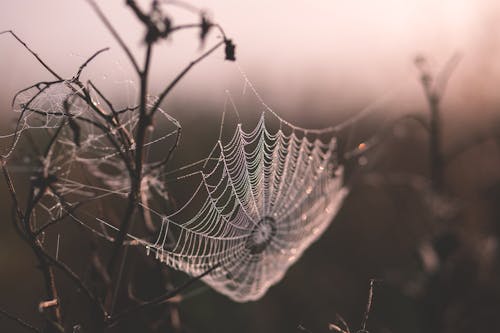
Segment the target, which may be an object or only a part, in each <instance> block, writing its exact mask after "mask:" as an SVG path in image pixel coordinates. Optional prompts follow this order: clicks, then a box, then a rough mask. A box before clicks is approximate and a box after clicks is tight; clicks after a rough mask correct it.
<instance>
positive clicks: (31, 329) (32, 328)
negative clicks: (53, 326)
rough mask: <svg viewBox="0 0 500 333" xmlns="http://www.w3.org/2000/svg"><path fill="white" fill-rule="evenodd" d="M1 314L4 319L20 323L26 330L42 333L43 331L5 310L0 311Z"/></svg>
mask: <svg viewBox="0 0 500 333" xmlns="http://www.w3.org/2000/svg"><path fill="white" fill-rule="evenodd" d="M0 314H1V315H3V316H4V317H6V318H7V319H10V320H12V321H14V322H16V323H18V324H19V325H21V326H22V327H24V328H26V329H27V330H30V331H32V332H37V333H42V331H41V330H40V329H38V328H36V327H34V326H33V325H31V324H29V323H27V322H26V321H24V320H22V319H21V318H19V317H17V316H15V315H13V314H11V313H9V312H7V311H5V310H3V309H0Z"/></svg>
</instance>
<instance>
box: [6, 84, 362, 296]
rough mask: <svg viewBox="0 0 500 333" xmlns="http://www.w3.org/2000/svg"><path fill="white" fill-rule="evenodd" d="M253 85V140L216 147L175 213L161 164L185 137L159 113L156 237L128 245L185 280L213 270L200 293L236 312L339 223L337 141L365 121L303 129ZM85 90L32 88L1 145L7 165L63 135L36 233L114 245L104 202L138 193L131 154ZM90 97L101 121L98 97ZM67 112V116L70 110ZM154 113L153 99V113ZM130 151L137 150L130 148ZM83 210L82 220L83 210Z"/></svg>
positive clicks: (43, 168)
mask: <svg viewBox="0 0 500 333" xmlns="http://www.w3.org/2000/svg"><path fill="white" fill-rule="evenodd" d="M246 84H248V85H250V87H251V89H252V90H253V92H254V93H255V95H256V96H257V97H258V98H259V100H260V102H261V104H262V105H263V106H264V109H265V111H264V112H263V113H262V116H261V117H260V119H259V121H258V122H257V124H256V126H255V127H253V128H252V129H249V130H245V129H244V126H243V125H242V124H241V123H238V124H237V126H236V128H235V129H234V132H233V134H232V136H230V138H229V139H222V137H219V140H218V141H217V142H216V144H215V145H214V146H213V149H212V151H211V153H210V154H209V156H208V157H207V158H205V159H203V160H202V161H199V162H197V163H194V164H192V165H191V166H194V167H198V169H199V170H196V171H195V172H191V173H188V174H185V175H182V174H181V175H178V176H177V177H175V178H174V180H179V179H182V178H183V177H195V176H196V177H197V179H198V181H197V183H196V185H195V186H194V187H193V188H194V190H193V191H192V193H191V195H190V196H189V199H188V200H187V201H186V202H185V203H184V204H183V205H182V206H180V207H179V208H177V209H175V210H174V211H173V212H172V211H171V212H168V213H167V210H166V209H162V208H160V206H161V205H160V206H159V205H155V202H158V201H159V202H163V203H165V202H170V201H171V199H172V193H171V192H170V190H169V186H168V183H169V181H171V180H170V179H169V175H171V174H173V173H176V172H177V171H166V170H164V169H163V168H156V167H155V166H156V165H157V164H158V162H159V160H162V159H164V158H165V156H164V155H165V154H166V152H167V151H168V149H169V148H171V145H172V144H173V138H175V137H176V134H177V135H178V134H179V129H180V125H179V123H178V122H177V121H176V120H175V119H174V118H173V117H171V116H170V115H168V114H167V113H166V112H165V111H163V110H161V109H160V110H159V111H160V112H159V113H158V114H159V116H160V118H162V119H163V121H164V122H165V123H166V124H170V127H168V126H166V127H165V126H163V128H162V130H161V131H159V133H155V134H151V135H150V136H149V137H148V140H146V143H145V146H146V147H147V150H148V151H152V150H154V149H153V148H154V147H156V148H158V149H159V151H161V152H163V155H161V154H160V156H158V154H156V155H155V154H148V155H147V156H148V157H147V161H146V164H145V167H144V170H145V171H144V179H143V183H142V188H143V192H144V198H142V200H141V202H140V203H139V206H140V207H139V208H140V209H142V210H144V211H145V212H147V214H148V215H149V217H150V219H151V221H152V223H151V225H150V226H149V229H150V230H153V233H155V235H154V236H153V237H151V236H150V234H151V232H150V233H149V236H148V235H146V236H138V234H140V232H138V233H136V232H132V233H133V234H134V235H132V234H129V235H128V237H129V243H128V245H131V244H135V245H139V246H144V247H145V248H146V252H147V254H148V255H152V256H154V257H155V258H156V259H158V260H160V261H161V262H163V263H165V264H166V265H168V266H171V267H173V268H175V269H178V270H181V271H183V272H185V273H187V274H189V275H192V276H195V275H199V274H202V273H204V272H206V271H208V270H211V269H212V271H211V272H210V273H209V274H207V275H206V276H204V278H203V280H204V282H206V283H207V284H208V285H210V286H211V287H212V288H213V289H215V290H216V291H218V292H220V293H222V294H225V295H227V296H228V297H230V298H231V299H233V300H235V301H239V302H244V301H250V300H257V299H259V298H260V297H262V296H263V295H264V294H265V293H266V291H267V290H268V288H269V287H270V286H272V285H274V284H276V283H277V282H278V281H280V280H281V279H282V278H283V277H284V275H285V273H286V271H287V270H288V268H289V267H290V266H291V265H292V264H293V263H295V262H296V261H297V260H298V259H299V258H300V256H301V255H302V254H303V253H304V251H305V250H306V249H307V248H308V247H309V246H310V245H311V244H312V243H313V242H314V241H315V240H316V239H318V238H319V237H320V236H321V235H322V233H323V232H324V231H325V229H326V228H327V227H328V226H329V224H330V223H331V221H332V220H333V218H334V217H335V215H336V214H337V212H338V210H339V209H340V206H341V204H342V202H343V199H344V198H345V196H346V194H347V193H348V190H347V188H346V187H345V186H344V166H343V165H341V161H340V158H339V147H338V138H337V133H338V131H339V130H340V129H341V128H344V127H346V126H349V125H350V124H352V123H353V122H355V121H357V120H358V119H359V117H361V116H362V114H359V115H358V116H356V117H352V118H351V119H349V120H348V121H347V122H345V123H343V124H341V125H339V126H336V127H331V128H326V129H323V130H311V129H304V128H300V127H297V126H294V125H292V124H291V123H289V122H287V121H286V120H284V119H282V118H281V117H279V116H278V115H277V114H276V113H274V112H273V111H272V110H271V109H270V108H269V107H268V106H267V105H266V104H265V103H264V102H263V101H262V100H261V99H260V97H259V95H258V94H257V92H256V91H255V90H254V89H253V87H252V86H251V84H250V83H249V81H248V80H247V82H246ZM78 89H79V88H78V87H77V86H74V85H73V84H72V82H61V83H58V84H53V85H50V86H49V87H45V86H43V87H40V86H34V87H31V88H30V89H27V90H25V91H23V92H22V93H21V94H19V95H18V96H16V100H15V101H14V105H15V106H16V107H15V110H16V111H18V112H20V113H21V116H20V118H19V122H18V127H17V130H16V133H15V135H7V136H5V137H12V139H13V142H14V144H13V145H12V148H11V149H10V150H9V151H8V152H7V154H5V155H10V154H11V153H12V151H13V149H14V147H15V146H16V144H17V142H18V141H19V140H20V139H19V138H20V137H21V135H20V133H25V132H27V131H28V132H30V135H32V136H36V135H37V134H36V132H37V131H39V130H41V131H42V132H44V133H48V137H49V138H50V137H52V136H53V135H54V133H55V132H56V131H58V130H59V129H60V131H61V132H60V133H59V135H57V138H56V142H55V144H54V145H53V148H52V150H51V152H50V154H48V156H45V157H44V158H41V159H40V158H39V160H38V162H39V169H38V170H37V171H38V172H44V173H46V174H53V175H54V176H55V177H56V178H57V182H55V184H54V189H55V190H54V191H52V192H50V191H49V192H48V193H47V194H46V195H45V197H44V199H43V200H41V201H40V207H41V209H42V210H43V211H44V213H45V220H44V221H40V220H42V217H41V216H42V215H41V214H38V217H37V219H38V220H39V221H37V220H36V219H35V224H37V225H38V226H43V225H44V224H47V223H51V222H53V221H55V220H57V219H60V218H62V217H67V218H70V219H71V220H73V221H75V222H77V223H78V224H79V225H81V226H84V227H85V228H88V229H90V230H91V231H93V232H94V233H96V234H99V235H101V236H102V237H104V238H106V239H108V240H112V239H113V237H112V236H111V235H112V234H113V233H114V231H116V230H117V227H116V225H119V220H117V219H116V215H114V217H113V214H108V213H106V212H105V209H104V208H105V207H106V206H107V204H106V203H105V202H106V200H114V201H118V202H121V203H123V202H124V200H126V197H127V195H128V191H129V189H130V181H129V175H128V171H127V166H126V165H125V163H124V161H123V159H122V157H121V156H122V155H123V154H127V151H126V148H125V147H121V146H120V147H116V146H113V144H112V142H113V138H118V136H119V135H120V133H119V131H106V130H105V129H102V128H100V127H99V126H101V125H102V126H105V124H106V123H105V121H104V120H103V119H101V117H99V116H98V115H96V114H95V112H94V111H93V110H91V108H90V107H89V106H88V105H86V104H85V103H84V102H82V101H80V100H79V99H78V98H77V94H78ZM94 97H95V101H94V102H95V103H98V104H100V105H102V107H103V108H104V109H105V107H106V106H105V103H103V101H102V100H101V99H100V98H99V96H97V95H96V96H94ZM68 101H71V108H70V116H69V115H68V110H67V106H66V107H65V103H66V104H67V102H68ZM154 101H155V99H154V98H151V99H150V103H149V105H150V106H151V105H153V104H154ZM26 105H29V108H26ZM108 111H109V110H108ZM136 111H137V108H136V107H133V106H129V107H126V108H124V109H123V110H122V112H120V115H119V119H120V122H121V128H122V129H123V130H125V131H127V132H129V133H134V131H135V130H136V127H137V124H138V113H137V112H136ZM366 111H369V110H368V109H367V110H365V111H364V112H366ZM69 117H72V118H75V119H76V117H78V119H79V122H78V124H79V128H78V131H75V129H74V128H71V126H69V127H68V126H64V127H63V126H61V124H62V122H63V121H68V118H69ZM276 122H277V123H278V125H279V126H275V125H276ZM96 124H98V125H96ZM273 125H274V126H273ZM167 127H168V128H167ZM276 127H277V128H276ZM165 128H167V129H165ZM273 128H275V129H273ZM33 131H34V132H35V134H33ZM76 132H77V133H76ZM116 141H118V140H116ZM134 149H135V147H134V145H133V144H132V145H130V147H129V148H128V150H129V151H132V150H134ZM191 166H187V167H186V168H180V169H178V170H180V172H182V171H183V170H189V169H190V167H191ZM84 205H86V207H85V209H78V208H79V207H80V206H84ZM121 207H123V204H121ZM108 210H109V209H108ZM134 218H135V217H134ZM136 219H139V218H136ZM113 221H115V222H113ZM214 268H215V269H214Z"/></svg>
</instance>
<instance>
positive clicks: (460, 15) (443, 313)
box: [0, 0, 500, 333]
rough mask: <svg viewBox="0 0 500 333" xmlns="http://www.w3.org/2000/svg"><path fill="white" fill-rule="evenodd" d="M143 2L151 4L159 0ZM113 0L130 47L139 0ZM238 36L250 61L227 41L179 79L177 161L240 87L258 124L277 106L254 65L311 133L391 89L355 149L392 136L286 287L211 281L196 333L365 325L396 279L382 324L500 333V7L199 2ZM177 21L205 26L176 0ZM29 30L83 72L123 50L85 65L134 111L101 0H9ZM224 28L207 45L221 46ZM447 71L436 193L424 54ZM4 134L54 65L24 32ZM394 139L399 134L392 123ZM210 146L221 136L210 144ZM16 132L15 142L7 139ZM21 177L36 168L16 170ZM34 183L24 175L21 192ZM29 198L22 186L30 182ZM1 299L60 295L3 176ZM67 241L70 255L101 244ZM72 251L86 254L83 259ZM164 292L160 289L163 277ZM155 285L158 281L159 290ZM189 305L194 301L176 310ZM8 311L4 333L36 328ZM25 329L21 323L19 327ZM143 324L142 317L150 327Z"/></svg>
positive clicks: (178, 39) (159, 61)
mask: <svg viewBox="0 0 500 333" xmlns="http://www.w3.org/2000/svg"><path fill="white" fill-rule="evenodd" d="M139 3H142V4H147V3H148V1H140V2H139ZM99 4H100V6H101V7H102V9H103V11H104V12H105V13H106V15H107V16H108V17H109V19H110V21H111V22H112V23H113V24H114V26H115V27H116V29H117V30H118V31H119V32H120V33H121V35H122V36H123V38H124V40H125V41H126V42H127V44H128V45H130V47H131V49H132V51H133V53H134V54H137V55H139V58H140V54H141V51H142V50H143V48H142V46H143V45H142V36H143V33H144V31H142V28H141V26H140V25H139V24H138V23H137V22H136V19H135V17H134V16H133V15H132V14H131V13H130V12H129V11H128V10H127V9H126V8H125V6H124V2H123V1H116V0H113V1H100V2H99ZM192 4H193V5H194V6H196V7H198V8H202V9H206V11H207V13H208V15H209V16H210V17H211V18H212V19H213V20H214V21H216V22H218V23H220V24H221V25H222V27H223V28H224V29H225V32H226V34H227V35H228V36H229V37H230V38H232V39H233V41H234V43H235V44H236V45H237V49H236V52H237V53H236V56H237V59H238V60H237V63H236V64H235V63H230V62H226V61H224V54H223V52H222V50H220V51H217V52H215V53H214V54H213V55H211V56H210V57H209V58H207V59H206V60H205V61H203V62H202V63H201V64H199V65H198V66H197V67H196V68H194V70H193V71H192V72H190V73H189V74H188V75H187V76H186V77H185V78H184V79H183V80H182V81H181V83H180V84H179V85H178V86H177V87H176V89H175V90H174V92H173V94H172V95H171V96H169V98H167V100H166V102H165V103H164V105H163V107H164V109H165V110H166V111H167V112H169V113H170V114H171V115H172V116H173V117H175V118H177V119H178V120H179V121H180V122H181V124H182V126H183V140H182V141H181V145H180V147H179V149H178V152H177V155H176V157H175V161H174V164H175V165H183V164H185V163H188V162H191V161H196V160H199V159H201V158H203V157H205V156H206V155H207V153H208V152H209V150H210V143H211V142H214V141H215V140H216V139H217V136H218V130H219V122H220V118H221V114H222V111H223V109H224V102H225V100H226V97H227V94H228V93H229V94H230V95H231V96H232V97H233V98H234V99H235V101H236V105H237V106H238V110H239V112H240V114H242V116H243V118H245V119H246V118H248V119H255V118H256V117H258V116H259V115H260V112H261V111H262V105H261V104H260V103H259V102H258V101H256V99H255V98H248V94H249V92H248V86H247V85H246V84H245V78H244V74H242V71H243V72H244V73H245V74H246V75H247V76H248V79H249V80H250V81H251V82H252V84H253V85H254V86H255V87H256V89H257V90H258V91H259V93H260V95H261V97H262V98H263V100H264V101H265V102H266V103H267V104H268V105H269V106H270V107H271V108H273V110H275V111H276V112H277V113H278V114H279V115H281V116H282V117H284V118H285V119H287V120H290V121H291V122H293V123H295V124H298V125H300V126H302V127H321V126H324V125H325V124H327V125H330V124H332V125H334V124H337V123H339V122H340V121H342V120H345V119H349V118H350V117H352V116H353V115H355V114H356V113H357V112H359V111H360V110H361V109H363V108H364V107H366V106H367V105H373V103H374V102H375V101H378V100H380V98H384V100H383V102H382V103H379V104H377V107H376V108H374V111H373V112H372V113H371V115H370V117H368V118H366V119H363V120H360V121H359V122H355V123H354V124H353V125H352V126H351V128H350V129H349V141H350V143H351V145H352V146H353V147H355V146H356V145H357V144H358V143H361V142H363V140H366V139H367V138H370V137H373V136H380V138H381V139H380V140H379V142H378V143H377V145H376V146H374V147H373V148H372V149H371V150H370V151H369V152H368V153H367V155H366V156H365V158H366V160H365V159H363V160H362V161H358V160H356V161H355V162H356V163H354V164H353V165H351V166H350V168H351V169H350V170H351V172H350V177H349V179H348V185H349V186H350V188H351V194H350V195H349V197H348V198H347V200H346V202H345V205H344V207H343V208H342V210H341V212H340V213H339V215H338V216H337V217H336V219H335V220H334V221H333V223H332V226H331V227H330V228H329V229H328V230H327V231H326V233H325V234H324V235H323V236H322V237H321V239H320V240H319V241H318V242H317V243H315V244H313V245H312V246H311V248H310V249H309V250H308V251H306V253H305V254H304V256H303V257H302V258H301V259H300V260H299V261H298V263H297V264H296V265H294V266H293V267H292V268H291V269H290V271H289V272H288V274H287V275H286V277H285V278H284V280H283V281H282V282H280V283H279V284H278V285H277V286H275V287H272V288H271V289H270V290H269V292H268V293H267V294H266V295H265V296H264V297H263V298H262V299H261V300H259V301H257V302H251V303H246V304H236V303H233V302H231V301H230V300H229V299H227V298H225V297H224V296H221V295H218V294H216V293H215V292H213V291H210V290H207V291H204V292H203V293H201V294H199V295H197V296H196V297H192V298H190V299H188V300H186V301H185V302H183V303H181V304H180V305H179V306H178V307H176V309H178V312H179V318H180V322H181V323H182V330H183V331H187V332H202V331H204V332H235V331H236V332H295V331H300V328H298V327H299V325H301V326H302V327H304V329H306V330H309V331H311V332H326V331H328V324H329V323H332V322H335V320H336V314H337V313H338V314H341V315H342V316H343V317H344V318H345V319H346V320H347V321H348V322H349V323H350V325H351V329H352V330H353V331H355V330H356V329H357V328H358V326H359V323H360V322H361V318H362V316H363V311H364V308H365V305H366V299H367V295H368V281H369V279H370V278H379V279H382V280H383V282H381V283H378V284H377V285H376V287H375V300H374V307H373V310H372V313H371V314H370V320H369V322H368V328H369V330H370V332H372V333H373V332H394V333H397V332H455V333H456V332H470V331H482V330H484V331H486V330H489V331H492V332H494V331H500V320H499V318H498V316H497V314H498V313H499V311H500V289H499V285H498V277H499V274H498V273H499V272H500V253H499V251H500V249H499V244H498V240H499V237H500V225H499V223H500V182H499V181H500V168H499V166H500V156H499V154H498V153H499V150H498V149H499V148H498V144H500V141H499V138H500V130H499V129H500V112H499V108H500V93H499V91H498V89H499V86H500V61H499V60H498V59H499V56H500V26H499V24H500V23H499V22H500V4H498V2H496V1H493V0H476V1H472V0H469V1H466V0H443V1H439V2H436V1H431V0H421V1H404V2H403V1H394V0H380V1H377V2H373V1H372V2H369V1H361V0H359V1H358V0H356V1H346V0H329V1H323V0H321V1H313V2H310V1H309V2H306V1H296V0H293V1H284V0H269V1H252V2H247V1H245V2H242V1H241V2H237V1H232V2H231V1H223V0H214V1H196V2H195V1H193V2H192ZM171 17H172V18H173V21H174V23H192V22H193V21H194V22H198V19H199V18H198V17H197V16H196V15H193V14H192V13H189V12H186V11H183V10H179V9H172V13H171ZM9 29H12V30H14V31H15V32H16V34H18V35H19V36H20V37H21V38H23V40H24V41H26V42H27V43H28V45H29V46H30V47H31V48H32V49H34V50H35V51H36V52H37V53H38V54H39V55H40V56H41V57H42V58H43V59H45V60H46V61H47V63H48V64H50V65H51V66H52V67H54V68H55V69H57V70H58V72H59V73H62V74H64V75H65V76H67V77H71V76H73V74H74V73H75V72H76V70H77V68H78V66H79V65H80V64H81V63H82V62H83V61H84V60H85V59H86V58H87V57H88V56H90V55H91V54H92V53H94V52H95V51H96V50H98V49H100V48H102V47H106V46H110V47H111V50H110V51H109V52H107V53H105V54H103V55H101V56H100V57H98V58H97V59H96V60H95V61H94V62H93V63H92V64H91V65H90V66H89V68H88V69H87V71H86V72H85V78H91V79H92V81H93V82H94V83H96V84H97V85H98V86H99V87H102V90H103V91H104V92H105V93H106V94H107V95H109V96H112V99H113V100H114V101H116V103H122V104H124V105H125V104H133V101H134V100H135V96H136V95H137V87H136V78H135V77H134V75H133V72H132V68H131V66H130V64H129V63H128V62H127V60H126V58H125V57H124V55H123V53H122V52H121V50H120V49H119V47H118V45H117V44H116V42H115V41H114V39H113V38H112V36H110V34H109V33H108V32H107V31H106V29H105V28H104V26H103V25H102V23H101V22H100V21H99V20H98V18H97V17H96V15H95V13H94V12H93V11H92V10H91V8H90V6H89V5H88V4H87V3H86V2H85V1H83V0H79V1H62V0H47V1H43V2H40V1H36V0H23V1H11V2H7V1H4V2H2V3H1V4H0V31H3V30H9ZM218 38H219V36H218V34H217V33H216V32H215V31H213V32H211V34H210V35H209V39H208V40H207V44H206V46H205V48H206V47H209V46H210V45H211V44H212V43H215V42H217V41H218ZM201 51H202V49H201V47H200V42H199V39H198V31H189V30H188V31H185V32H180V33H178V34H176V35H174V36H173V37H172V38H170V39H169V40H167V42H164V43H162V45H161V46H160V47H158V48H157V50H156V51H155V55H154V66H153V69H154V70H153V74H152V80H153V81H152V85H151V93H152V94H154V93H156V92H158V91H161V88H162V87H163V86H164V85H165V84H166V83H168V82H169V81H170V80H171V79H172V78H173V77H174V76H175V75H176V74H177V73H178V72H179V71H180V70H181V69H182V68H183V67H184V66H185V65H186V64H187V63H188V62H189V61H190V60H191V59H193V58H194V57H196V56H197V55H199V54H200V52H201ZM419 55H424V56H425V57H426V59H427V62H428V65H429V68H430V69H429V70H430V71H431V72H433V73H438V72H439V71H440V70H441V69H442V68H443V67H444V66H445V65H446V63H447V62H448V60H449V59H450V58H451V57H452V56H454V55H459V56H460V62H459V64H458V66H457V67H456V68H455V69H454V71H453V73H452V74H451V76H450V80H449V83H448V85H447V87H446V92H445V94H444V97H443V99H442V103H441V105H440V110H441V115H442V135H443V150H444V155H445V156H446V160H445V168H444V170H445V186H444V189H443V191H442V192H440V193H439V194H436V193H434V192H432V191H431V190H430V187H429V150H428V145H429V143H428V141H429V134H428V132H427V131H426V130H425V129H424V128H422V126H421V125H420V124H419V123H418V122H414V121H411V120H408V121H406V120H405V121H398V122H397V124H396V123H394V122H393V121H394V119H400V118H402V117H404V116H406V115H408V114H412V115H415V114H416V115H418V116H419V117H423V118H424V119H428V117H429V108H428V105H427V100H426V98H425V96H424V94H423V90H422V87H421V82H420V72H419V71H418V69H417V68H416V67H415V63H414V59H415V58H416V57H417V56H419ZM0 60H1V61H0V77H2V78H3V82H2V85H1V86H0V130H1V132H0V134H2V135H3V134H6V133H11V132H12V129H13V126H14V124H15V122H14V119H15V115H13V114H12V112H11V108H10V103H11V98H12V97H13V95H14V94H15V92H16V91H18V90H20V89H22V88H24V87H26V86H28V85H31V84H33V83H35V82H37V81H43V80H47V79H50V76H49V74H48V73H47V72H46V71H45V70H44V69H43V68H42V67H41V66H40V65H39V64H38V63H37V62H36V61H35V60H34V59H33V57H32V56H31V55H29V54H28V53H27V52H26V50H25V49H23V48H22V47H21V46H20V45H19V43H17V42H16V41H15V40H14V39H13V38H12V37H11V36H9V35H6V34H4V35H0ZM381 132H383V133H384V134H383V135H380V133H381ZM200 141H203V143H200ZM4 144H5V140H2V148H3V147H5V146H4ZM15 177H16V180H17V181H18V182H19V184H23V181H24V182H25V181H26V179H27V177H28V175H27V174H26V173H22V172H19V173H16V174H15ZM20 186H21V185H20ZM21 192H22V190H21ZM0 195H1V204H0V211H1V212H2V217H1V224H0V244H1V245H0V247H1V250H0V267H1V268H0V306H1V307H2V308H7V309H9V310H10V311H12V312H14V313H17V314H19V315H20V316H22V317H23V318H27V319H28V320H29V321H31V322H34V323H37V322H38V321H39V320H40V318H39V315H38V314H37V312H36V307H37V304H38V302H39V301H40V299H41V297H42V294H43V288H42V283H41V280H38V279H36V278H35V276H36V275H37V274H39V272H38V271H37V270H36V268H35V259H34V258H33V256H32V254H31V250H30V249H29V248H27V247H26V246H25V245H24V243H22V242H21V241H20V240H19V239H18V237H17V235H16V234H15V233H14V230H13V228H12V227H11V224H10V220H9V216H10V209H11V208H10V207H11V203H10V201H9V199H8V196H7V193H6V187H5V183H4V182H3V180H2V181H0ZM71 235H72V234H70V235H68V236H67V238H66V237H65V239H64V242H65V243H66V249H65V256H67V258H73V257H77V256H79V255H80V252H79V251H83V252H84V253H85V250H82V248H85V247H87V246H88V245H86V244H85V243H84V242H83V241H81V240H78V234H76V233H75V234H73V235H72V237H70V236H71ZM68 260H70V259H68ZM146 289H147V288H146ZM145 292H146V293H147V292H148V291H147V290H146V291H145ZM176 311H177V310H176ZM9 325H11V324H10V323H8V322H7V321H5V320H4V319H3V318H1V317H0V328H1V327H5V328H6V330H5V331H12V332H15V331H16V329H18V328H17V327H16V326H9ZM7 329H9V330H7ZM129 329H130V331H134V330H136V329H138V328H136V327H135V326H134V325H133V323H132V324H130V326H129Z"/></svg>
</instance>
